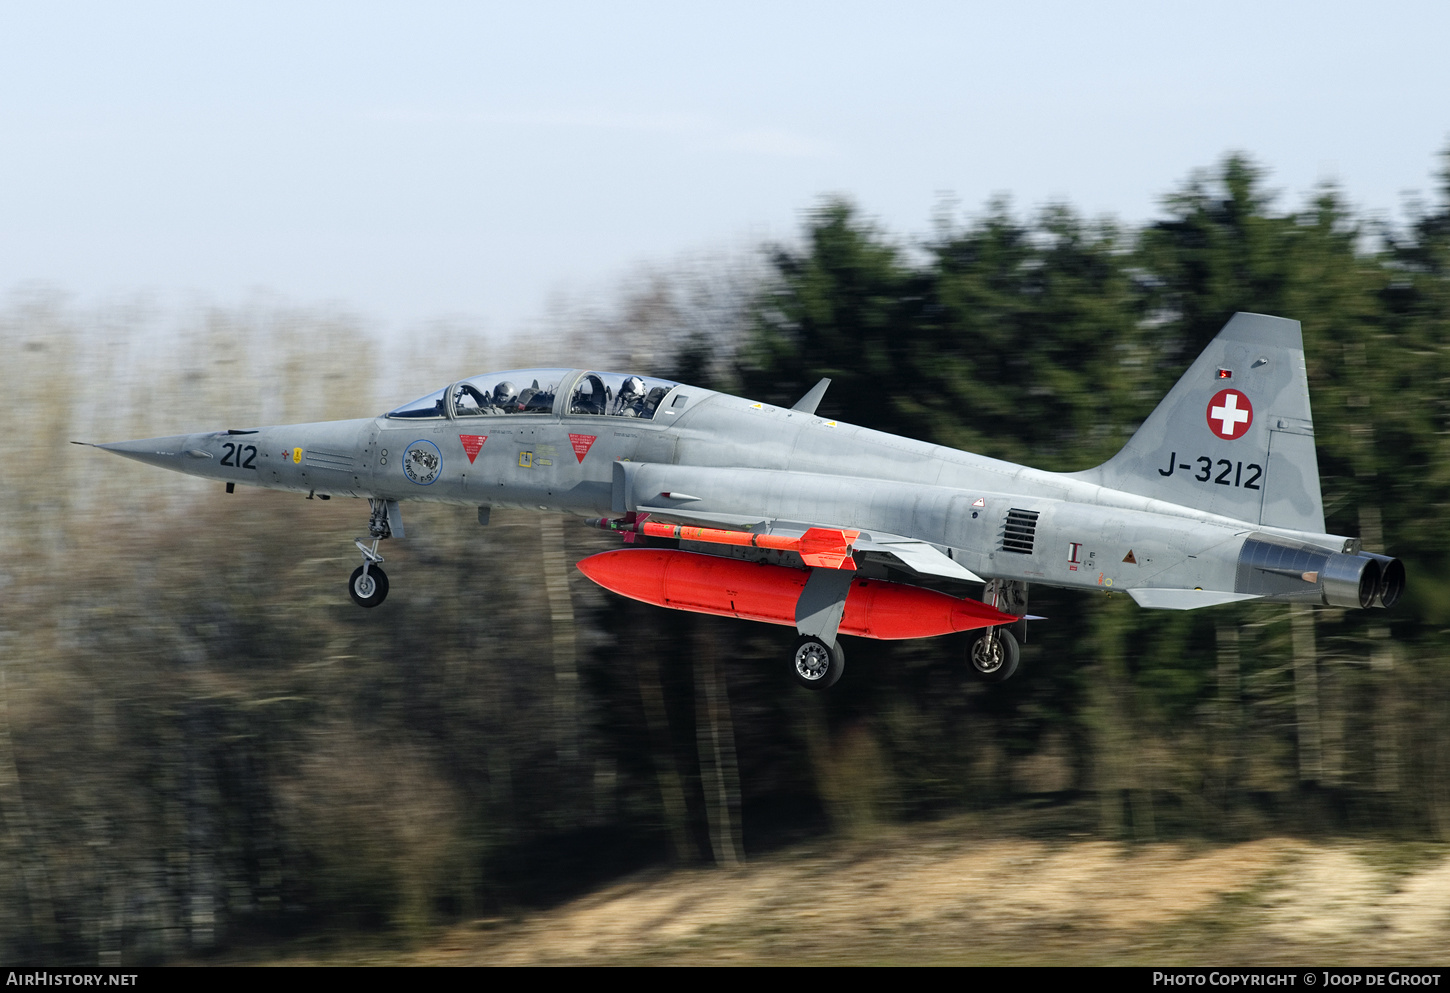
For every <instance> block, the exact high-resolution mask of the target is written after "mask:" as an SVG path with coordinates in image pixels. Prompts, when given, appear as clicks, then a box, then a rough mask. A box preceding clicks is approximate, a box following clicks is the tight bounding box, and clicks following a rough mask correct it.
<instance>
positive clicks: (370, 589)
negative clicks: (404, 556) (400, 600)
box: [347, 500, 397, 607]
mask: <svg viewBox="0 0 1450 993" xmlns="http://www.w3.org/2000/svg"><path fill="white" fill-rule="evenodd" d="M368 503H369V505H370V506H371V507H372V514H371V515H370V516H369V517H368V538H371V539H372V544H368V539H367V538H354V539H353V544H355V545H357V550H358V551H360V552H362V557H363V564H362V565H360V566H358V567H357V568H356V569H354V570H353V573H352V578H350V579H349V580H348V581H347V594H348V596H350V597H352V602H353V603H355V604H357V605H358V606H359V607H376V606H377V605H378V604H380V603H382V602H383V601H384V600H386V599H387V598H388V574H387V573H385V572H383V570H382V567H381V566H380V565H379V563H380V562H382V561H383V557H382V556H381V555H379V554H378V542H380V541H382V540H383V539H384V538H391V537H392V536H393V528H392V524H391V522H390V520H389V517H390V513H389V507H388V502H387V501H386V500H369V501H368ZM396 507H397V505H396V504H394V505H393V509H392V514H393V515H396V513H397V510H396Z"/></svg>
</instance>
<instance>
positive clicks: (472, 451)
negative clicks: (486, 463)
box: [458, 434, 488, 465]
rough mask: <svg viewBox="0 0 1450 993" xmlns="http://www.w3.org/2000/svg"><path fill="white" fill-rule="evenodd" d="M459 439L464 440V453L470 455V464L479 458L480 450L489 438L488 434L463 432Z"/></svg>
mask: <svg viewBox="0 0 1450 993" xmlns="http://www.w3.org/2000/svg"><path fill="white" fill-rule="evenodd" d="M458 440H459V441H461V442H463V454H464V455H467V456H468V464H469V465H473V460H474V459H476V458H478V450H479V449H480V448H482V447H483V443H484V442H485V441H487V440H488V435H486V434H461V435H459V436H458Z"/></svg>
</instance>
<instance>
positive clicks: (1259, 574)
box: [1234, 538, 1405, 608]
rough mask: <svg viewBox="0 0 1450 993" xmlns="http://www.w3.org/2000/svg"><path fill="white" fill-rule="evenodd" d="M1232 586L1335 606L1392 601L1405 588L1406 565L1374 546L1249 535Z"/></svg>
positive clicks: (1391, 603) (1240, 590)
mask: <svg viewBox="0 0 1450 993" xmlns="http://www.w3.org/2000/svg"><path fill="white" fill-rule="evenodd" d="M1306 583H1309V584H1313V585H1312V586H1310V587H1308V588H1306V587H1305V585H1304V584H1306ZM1234 590H1235V592H1238V593H1256V594H1258V595H1260V596H1265V597H1270V598H1274V599H1284V600H1290V601H1293V602H1303V601H1306V600H1307V601H1314V600H1317V601H1319V602H1320V603H1323V604H1326V605H1328V606H1331V607H1351V608H1353V607H1360V608H1368V607H1393V606H1394V605H1395V604H1396V603H1397V602H1398V601H1399V599H1400V597H1401V596H1402V595H1403V594H1404V592H1405V565H1404V563H1403V562H1401V561H1400V560H1399V559H1396V558H1391V557H1390V556H1388V555H1377V554H1375V553H1374V552H1359V553H1356V554H1352V555H1351V554H1343V553H1329V552H1324V551H1321V550H1318V549H1314V548H1309V547H1302V546H1301V547H1293V546H1290V545H1281V544H1279V543H1277V542H1272V541H1263V540H1260V539H1257V538H1250V539H1249V540H1247V541H1245V542H1244V547H1243V550H1242V551H1241V552H1240V553H1239V567H1238V578H1237V581H1236V582H1235V584H1234Z"/></svg>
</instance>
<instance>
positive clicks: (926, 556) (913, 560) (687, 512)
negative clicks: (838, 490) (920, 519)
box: [638, 504, 985, 583]
mask: <svg viewBox="0 0 1450 993" xmlns="http://www.w3.org/2000/svg"><path fill="white" fill-rule="evenodd" d="M638 512H639V513H641V514H649V515H650V516H651V517H653V518H659V519H661V520H669V521H680V522H683V523H689V524H700V525H705V526H708V527H728V528H740V529H742V530H746V531H753V532H755V533H757V534H777V535H783V536H787V537H793V538H795V537H800V536H802V535H804V534H805V533H806V532H807V531H810V530H811V529H812V528H814V527H817V526H818V525H815V524H809V523H803V522H799V521H771V520H765V519H763V518H760V517H752V516H747V515H742V514H720V513H711V512H708V511H697V510H691V509H690V508H689V506H688V504H686V505H684V506H662V505H647V504H641V505H640V507H639V511H638ZM853 547H854V548H855V550H856V551H857V552H866V553H871V554H873V555H875V556H878V557H882V558H888V559H892V560H893V564H894V565H896V566H898V567H901V568H904V569H906V570H908V571H910V572H914V573H916V574H917V575H918V576H934V577H938V578H941V579H953V580H956V581H957V582H964V583H981V582H985V580H983V579H982V577H980V576H978V575H977V574H976V573H974V572H972V571H971V570H970V569H967V568H966V567H964V566H963V565H962V564H961V563H959V562H957V561H955V560H953V559H952V558H950V557H949V556H947V555H946V554H944V553H943V552H941V551H940V550H939V549H938V548H937V547H936V546H935V545H932V544H929V543H928V542H925V541H918V540H917V539H915V538H907V537H904V536H903V535H899V534H886V533H885V532H882V531H862V532H861V534H860V536H859V537H858V538H857V539H856V540H855V542H854V543H853Z"/></svg>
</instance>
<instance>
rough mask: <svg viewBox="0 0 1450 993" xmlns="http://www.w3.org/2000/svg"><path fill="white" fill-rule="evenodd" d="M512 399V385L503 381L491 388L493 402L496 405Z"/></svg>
mask: <svg viewBox="0 0 1450 993" xmlns="http://www.w3.org/2000/svg"><path fill="white" fill-rule="evenodd" d="M513 398H514V384H513V383H510V382H509V381H508V380H504V381H503V382H502V383H499V384H498V385H497V386H495V387H494V388H493V402H494V403H496V404H500V403H508V401H510V400H512V399H513Z"/></svg>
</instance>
